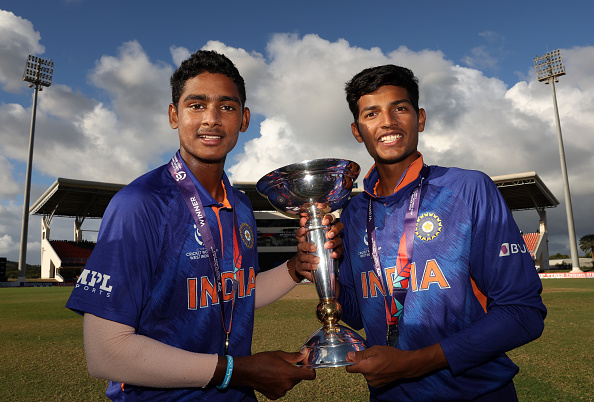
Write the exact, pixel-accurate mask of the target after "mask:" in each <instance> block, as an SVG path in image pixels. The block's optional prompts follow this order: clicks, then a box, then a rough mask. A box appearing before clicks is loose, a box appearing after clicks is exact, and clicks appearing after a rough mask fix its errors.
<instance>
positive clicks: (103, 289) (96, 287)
mask: <svg viewBox="0 0 594 402" xmlns="http://www.w3.org/2000/svg"><path fill="white" fill-rule="evenodd" d="M110 278H111V275H106V274H102V273H101V272H96V271H90V270H88V269H86V268H85V269H83V271H82V273H81V274H80V276H79V277H78V280H77V281H76V285H75V288H82V289H83V290H84V291H88V292H91V293H99V294H100V295H103V294H104V295H105V297H109V296H110V295H111V292H112V289H113V286H111V285H109V279H110Z"/></svg>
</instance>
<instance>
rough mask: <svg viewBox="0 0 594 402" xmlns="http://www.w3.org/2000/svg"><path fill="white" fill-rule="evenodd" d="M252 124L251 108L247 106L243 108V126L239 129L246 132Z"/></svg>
mask: <svg viewBox="0 0 594 402" xmlns="http://www.w3.org/2000/svg"><path fill="white" fill-rule="evenodd" d="M249 126H250V109H249V108H247V107H244V108H243V114H242V116H241V126H240V127H239V131H241V132H242V133H245V130H247V129H248V127H249Z"/></svg>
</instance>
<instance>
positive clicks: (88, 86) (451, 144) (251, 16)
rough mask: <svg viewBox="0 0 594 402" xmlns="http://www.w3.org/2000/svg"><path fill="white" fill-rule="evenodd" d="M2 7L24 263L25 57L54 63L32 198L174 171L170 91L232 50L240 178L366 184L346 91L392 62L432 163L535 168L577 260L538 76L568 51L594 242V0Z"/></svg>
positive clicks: (569, 94) (580, 207) (9, 135)
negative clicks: (333, 162)
mask: <svg viewBox="0 0 594 402" xmlns="http://www.w3.org/2000/svg"><path fill="white" fill-rule="evenodd" d="M156 3H157V2H154V3H153V4H156ZM0 10H2V11H0V256H7V257H8V258H9V259H10V260H16V259H17V258H18V250H19V244H20V222H21V215H22V202H23V192H24V181H25V166H26V158H27V147H28V137H29V125H30V116H31V104H32V90H30V89H29V88H27V86H26V84H25V83H23V82H22V81H20V80H21V77H22V72H23V69H24V65H25V61H26V58H27V55H28V54H35V55H37V56H41V57H43V58H51V59H52V60H53V61H54V63H55V71H54V75H53V84H52V86H51V87H50V88H47V89H45V90H44V91H43V92H41V93H40V97H39V107H38V118H37V130H36V139H35V156H34V171H33V177H32V180H33V185H32V195H31V202H34V201H35V200H36V199H37V197H39V195H41V194H42V193H43V191H44V190H45V189H47V187H48V186H49V185H50V184H51V183H53V182H54V181H55V179H56V178H57V177H68V178H76V179H83V180H96V181H108V182H119V183H127V182H129V181H131V180H132V179H134V178H135V177H137V176H138V175H140V174H142V173H143V172H145V171H147V170H149V169H152V168H154V167H156V166H158V165H160V164H162V163H164V162H166V161H167V160H168V159H169V157H170V156H171V154H172V153H173V152H174V151H175V150H176V147H177V145H178V144H177V138H176V133H175V132H173V131H172V130H171V129H170V128H169V126H168V124H167V115H166V111H167V105H168V103H169V97H170V94H169V87H168V78H169V76H170V74H171V72H172V71H173V70H174V69H175V67H176V66H177V65H178V63H179V62H180V61H181V60H182V59H183V58H185V57H187V55H189V54H190V53H191V52H193V51H195V50H197V49H200V48H210V49H215V50H219V51H222V52H224V53H226V54H227V55H228V56H229V57H230V58H231V59H232V60H233V61H234V62H235V64H236V65H237V66H238V68H239V69H240V71H241V72H242V74H243V75H244V78H245V79H246V82H247V89H248V102H247V106H249V107H250V108H251V110H252V115H253V119H252V123H251V125H250V128H249V129H248V131H247V132H246V133H245V134H244V135H243V136H242V138H241V141H240V143H239V144H238V145H237V147H236V148H235V150H234V151H233V153H232V155H230V157H229V158H228V159H227V171H228V174H230V175H231V178H232V180H240V181H247V180H249V181H255V180H257V179H258V178H259V177H260V176H261V175H262V174H264V173H266V172H268V171H269V170H271V169H274V168H276V167H278V166H281V165H284V164H286V163H291V162H298V161H300V160H303V159H313V158H316V157H345V158H350V159H353V160H355V161H357V162H358V163H360V164H361V165H362V167H363V169H364V170H366V169H368V168H369V167H370V165H371V162H370V159H369V156H368V155H367V154H366V152H365V150H364V148H363V147H362V146H360V145H359V144H358V143H356V141H354V139H353V138H352V136H351V134H350V129H349V124H350V116H349V114H348V110H347V106H346V102H345V101H344V95H343V93H342V91H343V89H342V87H343V85H344V82H346V81H347V80H348V79H349V78H350V77H351V76H352V75H353V74H355V73H356V72H358V71H359V70H361V69H362V68H365V67H369V66H372V65H378V64H386V63H395V64H402V65H405V66H407V67H410V68H412V69H413V71H415V73H416V74H417V75H418V76H419V79H420V83H421V106H422V107H425V108H426V110H427V116H428V125H427V129H426V131H425V133H424V134H422V136H421V140H420V150H421V151H422V152H423V154H424V155H425V158H426V161H427V162H428V163H430V164H440V165H445V166H461V167H464V168H470V169H478V170H482V171H485V172H486V173H487V174H489V175H491V176H496V175H504V174H512V173H521V172H528V171H536V172H537V174H539V176H540V177H541V178H542V179H543V180H544V181H545V184H546V185H547V186H549V188H550V189H551V190H552V191H553V193H554V194H555V195H556V197H557V198H558V199H559V201H560V202H561V205H560V206H559V207H557V208H555V209H551V210H549V211H548V220H549V222H548V223H549V232H550V238H549V241H550V250H551V253H555V252H564V253H568V252H569V248H568V235H567V223H566V220H565V207H564V200H563V189H562V179H561V174H560V167H559V155H558V147H557V142H556V141H557V140H556V128H555V126H554V124H555V123H554V117H553V114H552V99H551V92H550V87H549V86H546V85H544V84H542V83H538V82H537V81H536V80H535V77H534V62H533V60H534V57H535V56H536V55H542V54H544V53H546V52H547V51H548V50H553V49H555V48H559V49H561V51H562V54H563V57H564V60H565V64H566V70H567V73H568V74H567V76H565V77H561V81H560V83H559V84H558V86H557V95H558V101H559V107H560V112H561V123H562V127H563V135H564V140H565V150H566V154H567V161H568V171H569V176H570V184H571V185H572V189H571V190H572V201H573V206H574V214H575V217H576V219H575V220H576V232H577V237H578V239H579V237H581V236H583V235H585V234H588V233H594V223H592V222H594V219H592V218H594V216H593V215H594V212H593V211H591V208H590V204H591V199H592V195H594V184H593V183H592V180H591V175H592V171H593V170H594V157H593V156H592V152H591V151H590V149H591V143H592V136H593V131H594V107H593V106H594V67H593V65H594V63H592V61H593V60H594V44H593V43H592V38H594V35H593V34H594V29H593V28H592V24H591V21H590V19H591V16H592V15H594V5H593V3H592V2H590V1H565V2H563V3H562V6H559V2H552V1H544V2H532V1H524V2H518V1H515V2H511V1H500V2H492V1H489V2H487V1H451V2H442V1H425V2H422V3H419V2H394V1H383V0H382V1H375V2H354V1H318V2H311V1H301V2H281V1H259V2H241V3H239V2H237V3H236V2H204V1H192V2H189V1H188V2H186V1H180V2H175V3H171V4H168V5H151V3H147V2H138V1H127V2H122V1H118V2H115V1H102V2H90V1H86V0H79V1H76V0H72V1H44V2H37V1H29V0H20V1H12V0H5V1H3V2H2V5H1V6H0ZM305 144H310V145H307V146H306V145H305ZM515 216H516V220H517V221H518V224H519V225H520V228H521V229H522V230H524V231H534V230H536V228H537V227H538V215H537V214H536V212H534V211H530V212H522V213H518V214H515ZM72 225H73V224H72V222H70V221H68V220H65V219H55V220H54V221H53V222H52V238H60V239H71V238H72ZM93 225H95V226H96V224H95V223H94V222H88V223H87V222H85V225H84V227H85V228H93V227H94V226H93ZM39 228H40V223H39V218H38V217H32V218H31V220H30V228H29V236H28V241H29V247H28V249H29V252H28V257H27V260H28V262H30V263H38V262H39V242H40V235H39V234H40V229H39ZM89 236H93V234H92V232H89Z"/></svg>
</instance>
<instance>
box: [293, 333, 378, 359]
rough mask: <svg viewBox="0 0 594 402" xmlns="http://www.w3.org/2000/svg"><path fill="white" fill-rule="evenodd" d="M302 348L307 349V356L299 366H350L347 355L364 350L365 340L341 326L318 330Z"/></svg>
mask: <svg viewBox="0 0 594 402" xmlns="http://www.w3.org/2000/svg"><path fill="white" fill-rule="evenodd" d="M303 347H304V348H307V349H309V356H308V357H307V360H306V361H305V362H303V363H301V365H302V366H303V367H307V368H314V369H315V368H324V367H341V366H350V365H351V364H353V363H351V362H348V361H347V359H346V357H347V353H348V352H351V351H361V350H364V349H365V348H366V346H365V340H364V339H363V338H362V337H361V336H360V335H359V334H357V333H356V332H355V331H353V330H352V329H350V328H347V327H345V326H342V325H333V326H331V327H321V328H319V329H318V330H317V331H316V332H314V333H313V334H312V335H311V336H310V337H309V339H308V340H307V341H305V343H304V344H303Z"/></svg>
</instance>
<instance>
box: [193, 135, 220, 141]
mask: <svg viewBox="0 0 594 402" xmlns="http://www.w3.org/2000/svg"><path fill="white" fill-rule="evenodd" d="M198 138H201V139H203V140H218V139H220V138H222V137H221V136H220V135H209V134H202V135H199V136H198Z"/></svg>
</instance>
